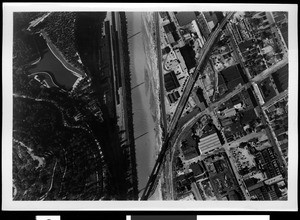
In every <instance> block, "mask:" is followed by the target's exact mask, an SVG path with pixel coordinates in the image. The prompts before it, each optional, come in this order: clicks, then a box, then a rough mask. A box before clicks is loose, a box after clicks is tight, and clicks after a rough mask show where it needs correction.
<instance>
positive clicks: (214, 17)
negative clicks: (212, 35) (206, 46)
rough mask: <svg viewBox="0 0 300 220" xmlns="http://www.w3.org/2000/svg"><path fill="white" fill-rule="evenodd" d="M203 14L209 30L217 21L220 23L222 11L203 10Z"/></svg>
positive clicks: (222, 16)
mask: <svg viewBox="0 0 300 220" xmlns="http://www.w3.org/2000/svg"><path fill="white" fill-rule="evenodd" d="M203 15H204V17H205V19H206V22H207V25H208V28H209V31H210V32H212V30H213V29H214V27H216V25H217V24H218V23H220V22H221V21H222V20H223V18H224V15H223V12H218V11H216V12H212V11H209V12H203Z"/></svg>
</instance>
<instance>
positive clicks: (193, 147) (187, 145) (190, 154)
mask: <svg viewBox="0 0 300 220" xmlns="http://www.w3.org/2000/svg"><path fill="white" fill-rule="evenodd" d="M181 150H182V153H183V156H184V158H185V160H190V159H193V158H195V157H197V156H199V155H200V152H199V150H198V148H197V140H196V139H194V138H193V137H192V136H191V135H188V136H187V137H186V138H185V139H184V140H183V141H182V145H181Z"/></svg>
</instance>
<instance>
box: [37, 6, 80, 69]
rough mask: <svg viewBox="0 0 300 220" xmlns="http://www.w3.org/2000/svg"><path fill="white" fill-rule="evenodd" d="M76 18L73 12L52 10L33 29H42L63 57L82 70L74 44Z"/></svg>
mask: <svg viewBox="0 0 300 220" xmlns="http://www.w3.org/2000/svg"><path fill="white" fill-rule="evenodd" d="M76 18H77V15H76V13H75V12H52V13H51V14H50V15H49V16H48V17H46V18H45V19H44V21H43V22H42V23H41V24H39V25H37V26H36V28H35V31H36V32H38V31H40V30H44V31H45V32H46V33H47V35H48V37H49V38H50V40H51V42H52V43H53V44H54V45H55V46H56V47H57V48H58V50H59V51H60V52H61V53H62V55H63V56H64V58H65V59H66V60H67V61H68V62H69V63H70V64H72V66H74V67H75V68H76V69H79V70H81V71H84V70H83V69H84V68H83V65H82V64H81V63H80V62H78V58H79V57H78V55H77V49H76V45H75V21H76Z"/></svg>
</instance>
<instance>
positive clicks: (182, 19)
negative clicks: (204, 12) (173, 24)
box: [175, 11, 197, 27]
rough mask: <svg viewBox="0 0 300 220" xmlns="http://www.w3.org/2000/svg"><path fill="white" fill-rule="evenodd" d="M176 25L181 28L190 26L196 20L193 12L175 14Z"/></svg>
mask: <svg viewBox="0 0 300 220" xmlns="http://www.w3.org/2000/svg"><path fill="white" fill-rule="evenodd" d="M175 16H176V18H177V21H178V24H179V25H180V26H181V27H183V26H185V25H188V24H190V23H191V22H192V21H193V20H196V19H197V16H196V14H195V12H193V11H186V12H175Z"/></svg>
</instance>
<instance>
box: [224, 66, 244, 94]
mask: <svg viewBox="0 0 300 220" xmlns="http://www.w3.org/2000/svg"><path fill="white" fill-rule="evenodd" d="M219 74H220V75H221V76H222V78H223V80H221V81H220V83H222V82H223V83H225V84H226V87H227V88H228V90H229V91H232V90H234V89H235V87H236V86H237V85H239V84H241V85H243V84H245V83H246V82H247V79H246V76H245V75H244V73H243V71H242V69H241V66H240V64H237V65H233V66H230V67H228V68H226V69H224V70H222V71H220V73H219ZM220 83H219V85H221V84H220Z"/></svg>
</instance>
